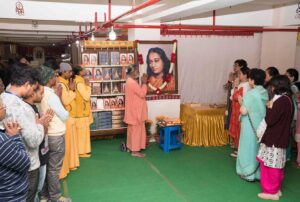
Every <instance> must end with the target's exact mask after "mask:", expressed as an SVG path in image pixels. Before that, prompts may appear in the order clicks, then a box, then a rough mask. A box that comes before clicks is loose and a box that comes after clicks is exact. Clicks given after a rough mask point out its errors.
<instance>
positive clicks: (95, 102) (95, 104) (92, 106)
mask: <svg viewBox="0 0 300 202" xmlns="http://www.w3.org/2000/svg"><path fill="white" fill-rule="evenodd" d="M91 109H92V110H97V98H96V97H92V98H91Z"/></svg>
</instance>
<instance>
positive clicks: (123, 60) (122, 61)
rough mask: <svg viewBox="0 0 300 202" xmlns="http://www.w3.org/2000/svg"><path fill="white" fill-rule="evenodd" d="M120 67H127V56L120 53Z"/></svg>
mask: <svg viewBox="0 0 300 202" xmlns="http://www.w3.org/2000/svg"><path fill="white" fill-rule="evenodd" d="M120 65H127V54H126V53H120Z"/></svg>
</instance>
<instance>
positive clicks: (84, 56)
mask: <svg viewBox="0 0 300 202" xmlns="http://www.w3.org/2000/svg"><path fill="white" fill-rule="evenodd" d="M81 59H82V65H83V66H89V65H90V54H89V53H82V58H81Z"/></svg>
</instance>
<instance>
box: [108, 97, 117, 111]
mask: <svg viewBox="0 0 300 202" xmlns="http://www.w3.org/2000/svg"><path fill="white" fill-rule="evenodd" d="M109 106H110V108H111V109H116V108H117V105H116V98H110V99H109Z"/></svg>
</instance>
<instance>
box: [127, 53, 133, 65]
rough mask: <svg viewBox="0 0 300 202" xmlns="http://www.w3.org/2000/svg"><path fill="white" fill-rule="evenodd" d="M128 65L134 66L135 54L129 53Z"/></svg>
mask: <svg viewBox="0 0 300 202" xmlns="http://www.w3.org/2000/svg"><path fill="white" fill-rule="evenodd" d="M127 64H129V65H132V64H134V53H127Z"/></svg>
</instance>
